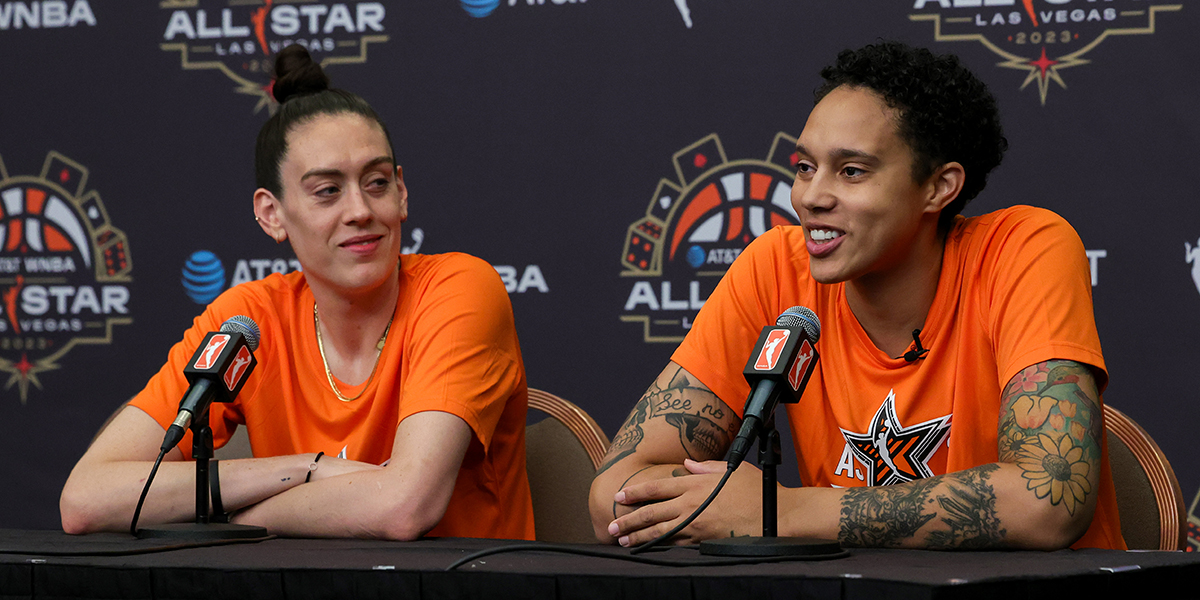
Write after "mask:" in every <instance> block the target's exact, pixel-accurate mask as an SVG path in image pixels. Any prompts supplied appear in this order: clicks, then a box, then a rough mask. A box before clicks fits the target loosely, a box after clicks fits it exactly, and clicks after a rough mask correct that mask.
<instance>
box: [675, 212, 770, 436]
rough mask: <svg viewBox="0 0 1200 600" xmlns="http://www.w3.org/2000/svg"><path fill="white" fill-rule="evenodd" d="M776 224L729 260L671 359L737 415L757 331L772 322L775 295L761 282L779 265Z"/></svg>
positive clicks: (741, 406)
mask: <svg viewBox="0 0 1200 600" xmlns="http://www.w3.org/2000/svg"><path fill="white" fill-rule="evenodd" d="M780 231H781V230H780V229H778V228H775V229H772V230H771V231H768V232H767V233H765V234H763V235H761V236H759V237H758V238H756V239H755V240H754V241H753V242H751V243H750V245H748V246H747V247H746V249H745V250H744V251H743V252H742V253H741V254H740V255H739V256H738V258H737V260H735V261H734V262H733V264H732V265H730V267H729V270H728V271H726V272H725V276H724V277H722V278H721V282H720V283H719V284H717V287H716V289H715V290H713V293H712V294H711V295H710V296H709V297H708V299H707V300H706V301H705V302H704V306H703V307H702V308H701V309H700V313H699V314H698V315H696V320H695V322H693V323H692V329H691V330H690V331H689V332H688V334H687V337H685V338H684V340H683V342H681V343H680V344H679V348H677V349H676V350H675V353H674V354H673V355H672V356H671V360H672V361H674V362H675V363H676V364H678V365H679V366H681V367H683V368H684V369H686V370H687V371H688V372H689V373H691V374H692V375H695V376H696V378H697V379H699V380H700V382H701V383H703V384H704V385H705V386H706V387H707V388H708V389H710V390H712V392H713V393H714V394H716V395H717V397H718V398H720V399H721V401H722V402H724V403H725V404H726V405H727V406H729V408H730V409H731V410H733V411H734V412H735V413H737V415H738V416H739V417H740V416H742V411H743V409H744V408H745V399H746V397H747V396H748V395H749V393H750V384H749V383H747V382H746V379H745V377H743V375H742V370H743V368H744V367H745V365H746V361H747V360H749V358H750V352H751V351H752V350H753V348H754V344H755V342H756V341H757V340H758V335H759V332H760V331H761V330H762V328H763V327H764V326H766V325H771V324H773V323H774V322H775V317H776V315H775V314H773V312H775V311H774V309H775V306H774V305H775V304H778V301H777V300H774V301H773V300H772V296H773V294H771V293H769V292H768V290H766V289H764V288H763V285H761V283H762V281H761V280H763V278H764V274H766V276H767V277H766V279H771V278H772V277H770V275H772V274H774V273H776V272H777V271H778V269H779V266H778V265H777V262H778V261H779V260H782V259H783V254H781V253H779V252H778V251H777V250H778V246H779V245H780V244H783V243H784V238H783V236H782V235H781V234H780Z"/></svg>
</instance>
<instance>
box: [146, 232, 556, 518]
mask: <svg viewBox="0 0 1200 600" xmlns="http://www.w3.org/2000/svg"><path fill="white" fill-rule="evenodd" d="M313 302H314V301H313V296H312V292H311V291H310V290H309V288H308V285H307V283H306V282H305V279H304V276H303V274H301V273H299V272H295V273H290V274H287V275H271V276H269V277H267V278H266V279H263V280H260V281H254V282H249V283H244V284H242V285H238V286H235V287H233V288H232V289H230V290H228V291H226V292H225V293H224V294H222V295H221V296H220V297H218V298H217V299H216V300H214V301H213V303H212V304H210V305H209V306H208V308H207V309H206V310H205V311H204V313H203V314H201V315H200V316H199V317H197V318H196V319H195V321H194V323H193V325H192V327H191V328H190V329H189V330H188V331H187V332H186V333H185V334H184V338H183V341H181V342H179V343H178V344H176V345H175V346H174V347H173V348H172V349H171V352H170V355H169V358H168V360H167V363H166V364H165V365H164V366H163V367H162V369H161V370H160V371H159V372H158V373H157V374H156V375H155V376H154V377H153V378H152V379H151V380H150V382H149V384H147V386H146V387H145V389H143V390H142V391H141V392H140V393H139V394H138V395H137V396H136V397H135V398H134V399H133V400H132V401H131V404H132V405H133V406H137V407H138V408H141V409H142V410H144V411H146V412H147V413H148V414H150V415H151V416H152V417H154V418H155V420H157V421H158V422H159V423H160V424H161V425H163V427H164V428H165V427H167V426H169V425H170V423H171V421H172V420H173V419H174V418H175V415H176V413H177V412H178V405H179V400H180V398H181V397H182V396H183V393H184V391H185V390H186V388H187V382H186V380H185V379H184V377H183V375H182V372H183V366H184V364H185V363H186V362H187V360H188V359H189V358H190V357H191V355H192V353H193V352H194V351H195V349H196V347H197V346H198V345H199V343H200V340H201V339H202V338H203V337H204V335H205V334H206V333H207V332H209V331H216V330H218V329H219V328H220V326H221V323H223V322H224V321H225V319H227V318H229V317H231V316H233V315H239V314H241V315H246V316H248V317H250V318H252V319H254V321H255V322H256V323H257V324H258V326H259V328H260V329H261V331H262V339H261V342H260V344H259V348H258V350H257V351H255V357H256V358H257V359H258V367H257V369H256V370H255V371H254V372H253V373H251V374H250V377H249V379H248V381H247V383H246V386H245V387H244V388H243V389H242V391H241V393H240V394H239V396H238V398H237V399H236V400H235V401H234V402H232V403H229V404H219V403H214V404H213V405H212V407H211V409H210V413H211V418H210V422H211V423H212V428H213V438H214V443H215V445H216V446H218V447H220V446H221V445H224V443H225V442H226V440H228V438H229V436H230V435H231V434H232V432H233V430H234V429H235V428H236V425H237V424H243V425H245V426H246V428H247V432H248V434H249V437H250V445H251V447H252V449H253V451H254V455H255V456H279V455H289V454H303V453H310V452H311V453H316V452H325V453H326V454H329V455H332V456H342V457H344V458H348V459H351V460H356V461H362V462H366V463H371V464H383V463H384V462H385V461H387V460H388V459H389V458H390V456H391V453H392V444H393V442H394V441H395V436H396V427H397V426H398V425H399V424H400V422H401V421H403V420H404V419H405V418H406V417H408V416H410V415H412V414H415V413H418V412H422V411H430V410H432V411H440V412H447V413H450V414H453V415H456V416H458V417H460V418H461V419H462V420H463V421H466V423H467V424H468V425H469V426H470V427H471V430H472V431H473V432H474V439H473V440H472V442H471V444H470V446H469V447H468V450H467V453H466V456H465V457H464V458H463V463H462V467H461V468H460V471H459V475H458V480H457V481H456V483H455V487H454V492H453V494H452V495H451V497H450V503H449V505H448V507H447V508H446V512H445V514H444V515H443V517H442V520H441V522H440V523H438V525H437V526H436V527H434V528H433V530H432V531H430V532H429V535H431V536H442V537H491V538H507V539H533V535H534V529H533V508H532V506H533V505H532V501H531V499H530V494H529V481H528V479H527V477H526V474H525V413H526V403H527V400H528V396H527V390H526V382H525V368H524V364H523V363H522V361H521V350H520V346H519V344H518V342H517V334H516V329H515V326H514V323H513V315H512V306H511V305H510V303H509V300H508V295H507V293H506V292H505V290H504V286H503V284H502V283H501V281H500V278H499V276H498V275H496V272H495V270H493V269H492V267H491V266H490V265H488V264H487V263H486V262H484V261H482V260H480V259H478V258H475V257H472V256H469V255H466V254H457V253H451V254H439V255H404V256H401V258H400V296H399V299H398V301H397V303H396V311H395V314H394V317H393V321H392V326H391V330H390V332H389V333H388V337H387V343H386V345H385V346H384V349H383V352H382V354H381V356H380V359H379V366H378V370H377V374H376V375H375V377H373V378H372V379H371V380H370V381H368V382H366V383H365V384H363V385H362V386H358V387H355V386H349V385H345V384H342V383H340V382H339V385H338V387H339V389H340V390H341V391H342V393H343V394H344V395H346V396H351V397H352V396H354V395H356V394H358V393H359V391H362V392H363V394H362V396H361V397H360V398H358V399H357V400H354V401H352V402H342V401H340V400H338V398H337V397H335V396H334V395H333V392H332V390H331V389H330V387H329V382H328V381H327V380H326V375H325V368H324V364H323V362H322V360H321V356H320V354H319V352H318V348H317V340H316V330H315V328H314V323H313ZM364 388H365V389H364ZM191 444H192V442H191V434H190V433H189V434H188V436H187V437H186V438H185V439H184V441H183V442H182V443H181V444H180V445H179V447H180V449H181V450H183V452H184V454H185V455H186V456H188V457H190V455H191ZM347 510H352V507H347Z"/></svg>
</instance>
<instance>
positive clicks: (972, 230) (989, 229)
mask: <svg viewBox="0 0 1200 600" xmlns="http://www.w3.org/2000/svg"><path fill="white" fill-rule="evenodd" d="M950 235H951V236H952V237H961V238H964V239H968V240H981V241H987V242H992V241H995V240H996V238H999V241H1009V240H1011V239H1013V238H1019V239H1024V238H1031V237H1037V236H1050V237H1059V238H1068V239H1071V238H1073V239H1075V240H1078V239H1079V234H1077V233H1075V228H1073V227H1071V224H1070V223H1068V222H1067V220H1066V219H1064V218H1062V217H1061V216H1059V215H1058V213H1055V212H1054V211H1051V210H1047V209H1045V208H1038V207H1036V206H1023V205H1022V206H1010V207H1008V208H1004V209H1001V210H998V211H995V212H991V213H988V214H985V215H980V216H977V217H968V218H962V219H958V220H956V221H955V224H954V227H953V229H952V231H951V233H950Z"/></svg>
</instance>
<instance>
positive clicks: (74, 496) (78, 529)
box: [58, 483, 104, 535]
mask: <svg viewBox="0 0 1200 600" xmlns="http://www.w3.org/2000/svg"><path fill="white" fill-rule="evenodd" d="M58 512H59V519H60V520H61V521H62V529H63V531H64V532H66V533H69V534H71V535H81V534H85V533H95V532H97V531H103V530H104V523H103V522H102V521H101V519H100V516H101V515H100V513H99V512H98V511H97V510H96V503H95V499H94V498H91V501H89V498H88V496H87V495H86V494H83V493H80V492H78V491H76V490H75V489H74V488H73V487H72V486H71V485H70V483H68V484H67V486H66V487H64V488H63V491H62V495H61V496H60V497H59V499H58Z"/></svg>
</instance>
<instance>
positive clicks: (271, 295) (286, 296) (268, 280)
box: [206, 271, 308, 313]
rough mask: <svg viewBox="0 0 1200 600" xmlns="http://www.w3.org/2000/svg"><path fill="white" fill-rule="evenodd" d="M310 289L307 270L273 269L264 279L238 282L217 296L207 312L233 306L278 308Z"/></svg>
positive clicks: (226, 310) (223, 309)
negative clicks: (282, 271)
mask: <svg viewBox="0 0 1200 600" xmlns="http://www.w3.org/2000/svg"><path fill="white" fill-rule="evenodd" d="M307 291H308V283H307V282H306V281H305V279H304V274H303V273H301V272H299V271H293V272H291V273H288V274H286V275H284V274H279V273H273V274H271V275H268V276H267V277H265V278H263V279H258V280H255V281H247V282H244V283H239V284H238V285H235V286H233V287H231V288H229V289H227V290H225V291H224V292H222V293H221V295H220V296H217V298H216V299H215V300H213V301H212V303H211V304H209V305H208V308H207V309H206V312H212V311H216V312H217V313H224V312H228V311H230V310H238V309H240V310H244V311H251V312H259V311H270V312H276V311H277V310H278V309H279V308H280V307H281V306H283V305H285V304H289V303H290V301H293V300H294V299H296V298H299V297H301V296H303V295H304V294H305V293H306V292H307Z"/></svg>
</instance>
